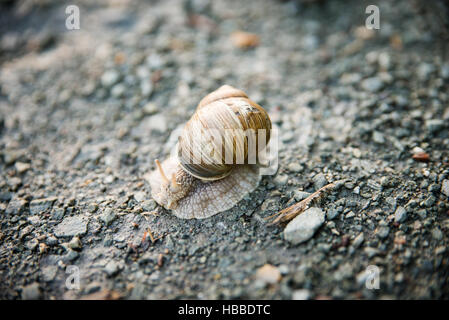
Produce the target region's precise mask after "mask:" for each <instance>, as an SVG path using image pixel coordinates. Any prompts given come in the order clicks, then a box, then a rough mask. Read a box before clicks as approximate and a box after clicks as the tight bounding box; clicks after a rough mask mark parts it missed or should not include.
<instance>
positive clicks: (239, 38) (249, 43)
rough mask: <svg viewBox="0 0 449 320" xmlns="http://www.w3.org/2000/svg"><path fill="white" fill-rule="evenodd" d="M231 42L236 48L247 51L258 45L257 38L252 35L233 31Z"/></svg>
mask: <svg viewBox="0 0 449 320" xmlns="http://www.w3.org/2000/svg"><path fill="white" fill-rule="evenodd" d="M231 41H232V43H233V44H234V45H235V46H236V47H237V48H240V49H249V48H254V47H257V46H258V45H259V36H258V35H256V34H254V33H249V32H243V31H235V32H233V33H232V34H231Z"/></svg>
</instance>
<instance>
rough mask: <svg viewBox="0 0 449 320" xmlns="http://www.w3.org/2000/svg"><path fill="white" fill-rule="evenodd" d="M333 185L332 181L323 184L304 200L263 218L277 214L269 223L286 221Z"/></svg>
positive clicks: (303, 209)
mask: <svg viewBox="0 0 449 320" xmlns="http://www.w3.org/2000/svg"><path fill="white" fill-rule="evenodd" d="M334 187H335V184H334V183H329V184H327V185H325V186H324V187H322V188H320V189H318V190H317V191H315V192H314V193H312V194H311V195H310V196H308V197H307V198H305V199H304V200H302V201H300V202H297V203H295V204H294V205H292V206H290V207H288V208H285V209H283V210H281V211H279V212H277V213H275V214H273V215H271V216H269V217H266V218H265V220H269V219H272V218H274V217H276V216H277V218H276V219H274V220H273V221H272V222H270V223H269V225H273V224H276V223H281V222H287V221H290V220H292V219H293V218H295V217H296V216H297V215H299V214H301V213H303V212H304V211H305V210H306V209H307V208H308V207H309V205H310V203H311V202H312V201H314V200H317V199H320V198H321V197H323V195H324V192H326V191H329V190H332V189H333V188H334Z"/></svg>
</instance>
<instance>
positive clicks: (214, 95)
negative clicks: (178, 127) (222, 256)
mask: <svg viewBox="0 0 449 320" xmlns="http://www.w3.org/2000/svg"><path fill="white" fill-rule="evenodd" d="M270 132H271V120H270V118H269V116H268V113H267V112H266V111H265V110H264V109H263V108H262V107H261V106H260V105H258V104H257V103H255V102H254V101H251V100H250V99H249V98H248V96H247V95H246V94H245V93H244V92H243V91H241V90H239V89H236V88H234V87H231V86H229V85H223V86H221V87H220V88H218V89H217V90H215V91H213V92H211V93H210V94H208V95H207V96H205V97H204V98H203V99H202V100H201V101H200V103H199V104H198V106H197V108H196V110H195V113H194V114H193V116H192V117H191V118H190V120H189V121H188V122H187V123H186V125H185V126H184V128H183V131H182V133H181V135H180V137H179V138H178V143H177V146H176V147H175V148H176V150H175V152H174V154H172V155H171V156H170V157H168V159H166V160H165V161H163V162H162V163H160V162H159V160H157V159H156V160H155V163H156V169H155V170H154V171H152V172H151V173H150V174H149V176H148V180H149V183H150V187H151V195H152V197H153V199H154V200H155V201H156V202H157V203H158V204H159V205H161V206H163V207H164V208H166V209H169V210H172V212H173V213H174V215H175V216H177V217H179V218H184V219H192V218H196V219H204V218H208V217H210V216H213V215H215V214H217V213H219V212H223V211H226V210H228V209H230V208H232V207H233V206H234V205H236V204H237V203H238V202H239V201H240V200H241V199H242V198H243V197H244V196H245V195H247V194H248V193H250V192H252V191H254V190H255V189H256V188H257V186H258V184H259V182H260V179H261V175H260V173H259V167H260V166H261V165H262V163H261V162H262V161H261V158H262V157H261V156H260V151H261V150H264V149H265V147H266V145H267V143H268V142H269V140H270ZM256 150H257V151H256Z"/></svg>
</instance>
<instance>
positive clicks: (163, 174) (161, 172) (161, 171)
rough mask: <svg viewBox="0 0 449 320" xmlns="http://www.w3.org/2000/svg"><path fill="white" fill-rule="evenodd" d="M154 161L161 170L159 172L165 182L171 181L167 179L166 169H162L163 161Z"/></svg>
mask: <svg viewBox="0 0 449 320" xmlns="http://www.w3.org/2000/svg"><path fill="white" fill-rule="evenodd" d="M154 162H155V163H156V166H157V169H158V170H159V173H160V174H161V177H162V179H163V180H164V181H165V182H169V180H168V179H167V176H166V175H165V173H164V170H163V169H162V166H161V163H160V162H159V160H158V159H156V160H154Z"/></svg>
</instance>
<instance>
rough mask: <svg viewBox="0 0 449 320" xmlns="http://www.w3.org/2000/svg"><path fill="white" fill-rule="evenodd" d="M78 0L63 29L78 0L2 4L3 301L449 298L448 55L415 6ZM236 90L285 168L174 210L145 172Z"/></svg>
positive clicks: (0, 285) (0, 263)
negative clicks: (213, 204)
mask: <svg viewBox="0 0 449 320" xmlns="http://www.w3.org/2000/svg"><path fill="white" fill-rule="evenodd" d="M74 2H75V3H77V4H78V5H79V7H80V11H81V29H80V30H72V31H69V30H66V29H65V18H66V15H65V13H64V9H65V6H66V5H67V4H68V3H67V4H66V3H64V2H60V1H58V2H56V1H55V2H52V1H26V2H24V1H22V2H21V1H19V2H18V3H16V4H14V2H13V4H8V2H5V3H6V4H5V3H4V4H2V6H8V7H7V8H6V9H2V13H1V16H2V19H0V20H1V23H0V27H1V40H0V51H1V54H0V63H1V74H0V86H1V96H0V112H1V113H0V172H1V176H0V221H1V230H0V239H1V243H0V297H1V298H3V299H37V298H44V299H79V298H112V299H115V298H125V299H175V298H189V299H190V298H191V299H204V298H205V299H229V298H233V299H235V298H251V299H252V298H262V299H292V298H294V299H417V298H425V299H429V298H432V299H435V298H436V299H442V298H446V299H447V298H449V284H448V277H449V268H448V248H447V244H448V242H449V160H448V159H449V148H448V147H449V107H448V105H449V99H448V87H449V64H448V63H446V62H445V60H444V59H443V58H442V54H441V53H442V52H441V45H440V42H439V40H438V38H437V37H436V36H435V35H434V34H432V32H431V31H428V29H426V27H425V21H423V20H422V19H421V18H420V16H418V15H416V13H415V12H414V10H413V8H412V7H411V5H410V3H409V1H405V0H401V1H394V2H393V1H378V5H379V7H380V12H381V28H380V30H372V31H370V30H367V29H366V28H365V27H364V21H365V18H366V14H365V8H366V6H367V5H368V4H371V3H369V2H366V1H321V2H318V3H316V2H313V1H312V2H311V1H308V2H307V3H303V2H301V1H297V2H281V1H274V0H266V1H256V0H254V1H244V2H243V1H226V2H225V1H216V2H213V4H211V3H210V2H209V1H184V2H181V1H174V0H170V1H154V2H142V3H140V2H135V1H112V0H110V1H101V2H98V3H97V4H92V2H90V1H78V2H77V1H74ZM71 3H72V2H70V4H71ZM237 30H244V31H247V32H252V33H255V34H256V35H257V36H258V37H259V43H258V44H257V43H254V47H252V48H246V49H245V48H240V47H238V46H236V45H235V44H234V43H233V42H232V39H233V38H232V36H231V34H232V33H233V32H234V31H237ZM225 83H227V84H230V85H233V86H235V87H237V88H241V89H242V90H244V91H246V92H247V93H248V95H249V96H250V97H251V98H252V99H253V100H255V101H257V102H258V103H259V104H261V105H262V106H264V107H265V108H266V109H267V110H268V111H269V113H270V116H271V118H272V121H273V123H276V124H277V125H278V126H279V129H280V138H279V139H280V151H279V170H278V172H277V174H276V175H275V176H265V177H264V178H263V179H262V182H261V184H260V185H259V187H258V188H257V189H256V191H255V192H253V193H252V194H250V195H249V196H247V197H245V198H244V200H242V201H241V202H240V203H239V204H238V205H237V206H236V207H234V208H233V209H231V210H228V211H226V212H224V213H222V214H218V215H216V216H214V217H212V218H209V219H205V220H180V219H178V218H176V217H174V216H172V215H171V214H170V213H169V212H168V211H166V210H164V209H162V208H160V207H159V206H157V205H156V203H155V202H154V200H152V199H151V196H150V189H149V185H148V183H147V181H146V180H145V179H144V177H145V174H147V173H148V172H149V171H150V170H152V169H153V168H154V159H156V158H159V159H164V157H166V155H167V154H168V152H169V149H170V145H171V143H170V139H169V138H170V133H171V132H172V131H173V130H174V129H176V128H178V127H179V126H182V124H183V123H185V122H186V121H187V120H188V118H189V117H190V116H191V115H192V113H193V112H194V109H195V107H196V104H197V103H198V102H199V100H200V99H201V98H202V97H203V96H204V95H206V94H207V93H208V92H210V91H212V90H215V89H216V88H218V87H219V86H220V85H222V84H225ZM342 179H345V180H344V181H345V182H344V183H339V184H338V186H337V187H336V188H335V189H334V190H333V191H332V192H330V193H329V194H328V195H327V196H326V197H325V198H323V199H322V201H321V202H319V203H316V204H314V206H315V207H316V208H313V209H311V210H309V211H308V212H306V213H304V214H303V215H300V216H299V217H298V218H297V219H299V220H296V221H294V222H295V223H292V224H290V225H289V227H288V229H286V232H285V233H284V232H283V231H284V227H285V225H282V226H267V225H266V224H265V223H264V220H263V218H264V217H267V216H269V215H271V214H273V213H275V212H277V211H279V210H280V209H283V208H285V207H286V206H288V205H290V204H293V203H294V202H296V201H299V200H301V199H303V198H304V197H306V196H307V195H308V194H309V193H311V192H313V191H315V190H317V189H318V188H320V187H322V186H323V185H325V184H327V183H328V182H335V181H338V180H342ZM148 230H150V231H151V235H150V233H149V232H148ZM153 240H154V241H153ZM371 265H375V266H377V267H378V268H379V269H378V270H379V271H380V278H379V289H377V290H376V289H368V288H367V287H366V285H365V284H366V280H367V279H368V278H369V277H368V272H367V271H366V270H367V267H368V266H371ZM71 266H76V267H77V268H78V269H79V277H80V287H79V289H76V288H75V289H69V288H68V287H67V286H66V280H67V279H68V277H69V276H70V275H72V274H71V273H70V272H71V270H73V269H71V268H72V267H71Z"/></svg>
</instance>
